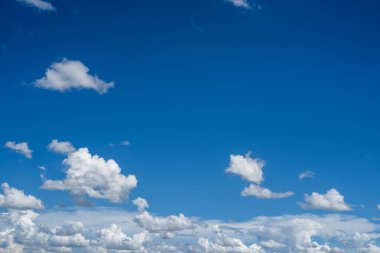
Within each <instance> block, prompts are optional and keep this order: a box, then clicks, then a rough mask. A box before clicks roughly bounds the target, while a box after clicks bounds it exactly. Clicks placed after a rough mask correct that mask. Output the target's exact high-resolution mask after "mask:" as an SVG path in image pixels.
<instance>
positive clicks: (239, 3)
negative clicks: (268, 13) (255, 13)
mask: <svg viewBox="0 0 380 253" xmlns="http://www.w3.org/2000/svg"><path fill="white" fill-rule="evenodd" d="M226 1H227V2H230V3H232V4H233V5H234V6H236V7H240V8H244V9H252V7H251V5H250V4H249V2H248V1H247V0H226Z"/></svg>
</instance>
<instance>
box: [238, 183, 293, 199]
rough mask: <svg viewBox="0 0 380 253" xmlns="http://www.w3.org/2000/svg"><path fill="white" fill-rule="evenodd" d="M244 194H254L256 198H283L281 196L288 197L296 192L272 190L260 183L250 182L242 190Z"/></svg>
mask: <svg viewBox="0 0 380 253" xmlns="http://www.w3.org/2000/svg"><path fill="white" fill-rule="evenodd" d="M241 195H242V196H245V197H247V196H254V197H256V198H260V199H281V198H287V197H290V196H292V195H294V192H291V191H287V192H281V193H277V192H272V191H271V190H269V189H267V188H263V187H261V186H259V185H255V184H250V185H249V186H248V187H245V188H244V190H243V191H242V192H241Z"/></svg>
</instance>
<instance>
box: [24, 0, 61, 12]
mask: <svg viewBox="0 0 380 253" xmlns="http://www.w3.org/2000/svg"><path fill="white" fill-rule="evenodd" d="M17 1H18V2H20V3H24V4H27V5H29V6H32V7H35V8H37V9H40V10H43V11H54V10H55V7H54V6H53V5H52V4H51V3H49V2H47V1H43V0H17Z"/></svg>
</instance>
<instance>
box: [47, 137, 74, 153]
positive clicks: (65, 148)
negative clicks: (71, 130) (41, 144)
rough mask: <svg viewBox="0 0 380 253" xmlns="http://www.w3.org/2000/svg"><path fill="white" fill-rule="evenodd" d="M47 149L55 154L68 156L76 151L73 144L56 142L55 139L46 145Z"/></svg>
mask: <svg viewBox="0 0 380 253" xmlns="http://www.w3.org/2000/svg"><path fill="white" fill-rule="evenodd" d="M48 149H49V150H50V151H53V152H54V153H57V154H64V155H66V154H69V153H72V152H74V151H75V150H76V149H75V147H74V146H73V144H72V143H71V142H69V141H58V140H57V139H53V140H51V142H50V143H49V145H48Z"/></svg>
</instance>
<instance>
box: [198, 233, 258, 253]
mask: <svg viewBox="0 0 380 253" xmlns="http://www.w3.org/2000/svg"><path fill="white" fill-rule="evenodd" d="M198 244H199V245H200V247H201V248H202V250H203V251H204V252H209V253H265V250H264V249H263V248H262V247H261V246H259V245H257V244H255V243H254V244H251V245H249V246H247V245H245V244H244V243H243V242H242V241H241V240H239V239H237V238H229V237H221V238H218V239H217V240H215V241H210V240H209V239H206V238H200V239H199V240H198Z"/></svg>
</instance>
